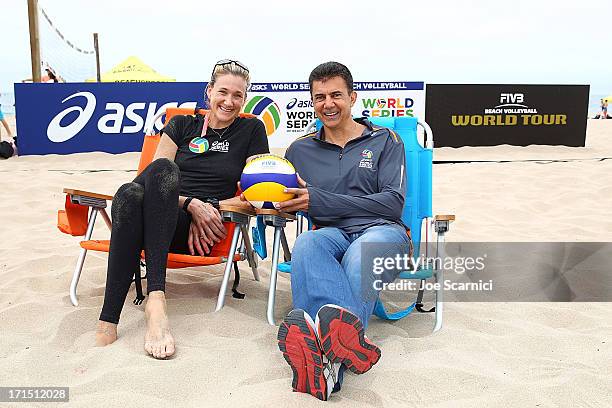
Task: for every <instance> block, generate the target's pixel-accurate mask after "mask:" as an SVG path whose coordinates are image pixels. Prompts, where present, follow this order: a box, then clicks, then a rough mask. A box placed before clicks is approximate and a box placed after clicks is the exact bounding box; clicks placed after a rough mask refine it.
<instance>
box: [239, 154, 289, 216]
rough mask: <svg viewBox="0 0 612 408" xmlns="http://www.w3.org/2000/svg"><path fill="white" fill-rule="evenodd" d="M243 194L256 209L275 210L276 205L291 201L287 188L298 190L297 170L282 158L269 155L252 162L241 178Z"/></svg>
mask: <svg viewBox="0 0 612 408" xmlns="http://www.w3.org/2000/svg"><path fill="white" fill-rule="evenodd" d="M240 187H241V188H242V194H244V197H245V198H246V199H247V200H248V201H249V202H250V203H251V205H253V207H255V208H269V209H274V204H276V203H279V202H283V201H287V200H290V199H292V198H293V197H294V195H293V194H288V193H285V192H284V190H285V189H286V188H297V187H298V181H297V175H296V173H295V168H294V167H293V165H292V164H291V162H290V161H289V160H287V159H284V158H282V157H280V156H276V155H273V154H267V155H264V156H260V157H258V158H256V159H253V160H251V161H250V162H248V163H247V165H246V166H244V170H243V171H242V176H241V177H240Z"/></svg>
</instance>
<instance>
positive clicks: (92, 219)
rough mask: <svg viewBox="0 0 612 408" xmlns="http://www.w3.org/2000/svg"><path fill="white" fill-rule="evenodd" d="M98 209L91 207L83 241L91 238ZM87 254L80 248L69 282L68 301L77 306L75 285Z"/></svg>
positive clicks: (77, 282)
mask: <svg viewBox="0 0 612 408" xmlns="http://www.w3.org/2000/svg"><path fill="white" fill-rule="evenodd" d="M98 211H99V210H98V209H97V208H93V207H92V209H91V213H90V214H89V221H88V223H87V232H86V233H85V241H89V240H90V239H91V234H92V233H93V227H94V224H95V223H96V215H98ZM86 255H87V250H86V249H85V248H81V253H80V254H79V258H78V259H77V264H76V267H75V268H74V272H73V274H72V282H70V302H72V305H73V306H78V305H79V301H78V300H77V285H78V284H79V279H80V277H81V271H82V270H83V264H84V263H85V256H86Z"/></svg>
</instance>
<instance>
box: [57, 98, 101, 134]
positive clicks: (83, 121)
mask: <svg viewBox="0 0 612 408" xmlns="http://www.w3.org/2000/svg"><path fill="white" fill-rule="evenodd" d="M77 97H83V98H85V99H87V104H86V105H85V108H81V107H80V106H71V107H70V108H66V109H64V110H63V111H61V112H60V113H58V114H57V115H55V117H54V118H53V119H52V120H51V122H49V126H48V127H47V137H48V138H49V140H50V141H52V142H55V143H61V142H65V141H66V140H70V139H72V138H73V137H75V136H76V135H77V134H78V133H79V132H80V131H81V130H83V128H84V127H85V125H87V122H89V119H91V117H92V115H93V113H94V110H95V109H96V97H95V96H94V95H93V94H92V93H91V92H77V93H75V94H73V95H70V96H69V97H67V98H66V99H64V100H63V101H62V103H64V102H66V101H68V100H70V99H73V98H77ZM72 112H78V113H79V116H78V117H77V118H76V119H75V120H74V121H73V122H72V123H71V124H69V125H66V126H62V124H61V121H62V119H64V118H65V117H66V116H67V115H69V114H70V113H72Z"/></svg>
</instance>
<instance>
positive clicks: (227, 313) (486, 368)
mask: <svg viewBox="0 0 612 408" xmlns="http://www.w3.org/2000/svg"><path fill="white" fill-rule="evenodd" d="M611 139H612V121H589V125H588V139H587V145H588V146H587V147H586V148H566V147H549V146H530V147H511V146H500V147H490V148H461V149H450V148H444V149H437V151H436V157H435V159H436V160H467V159H475V160H492V159H496V160H508V159H511V160H515V161H513V162H511V163H471V164H445V165H436V166H435V167H434V180H435V182H434V213H438V214H440V213H442V214H445V213H451V214H456V216H457V221H456V222H455V223H454V224H453V225H452V229H451V232H450V233H449V235H448V238H449V240H450V239H452V240H457V241H461V240H464V241H483V240H498V241H501V240H507V241H611V240H612V221H611V220H610V218H609V212H610V209H611V208H612V187H611V186H612V160H603V161H601V160H599V159H601V158H602V157H612V146H611V145H610V140H611ZM137 159H138V155H137V154H136V153H127V154H121V155H110V154H104V153H87V154H74V155H69V156H57V155H49V156H44V157H41V156H30V157H18V158H12V159H10V160H5V161H0V174H1V175H0V180H1V181H0V185H1V189H0V191H2V200H0V248H1V249H0V293H1V296H0V328H1V330H0V372H2V373H3V375H1V376H0V386H68V387H70V403H69V404H65V405H66V406H70V407H97V406H125V407H132V406H160V405H171V406H178V407H202V406H206V407H208V406H240V407H243V406H261V407H269V406H289V405H291V406H321V405H320V402H319V401H318V400H316V399H314V398H313V397H311V396H308V395H305V394H297V393H292V392H291V389H290V379H291V372H290V369H289V367H288V366H287V365H286V363H285V362H284V360H283V358H282V356H281V354H280V353H279V352H278V349H277V346H276V342H275V337H276V328H273V327H271V326H269V325H268V324H267V323H266V320H265V301H266V297H267V290H268V278H269V268H270V262H269V258H268V259H267V260H266V261H263V262H261V264H260V268H259V271H260V273H261V275H262V281H261V282H255V281H254V280H253V279H252V275H251V274H250V272H249V269H248V268H247V267H246V266H244V267H242V268H241V269H242V270H243V274H242V276H243V280H242V283H241V288H242V290H243V291H244V292H246V294H247V297H246V299H244V300H237V299H233V298H231V297H229V296H228V298H227V301H226V306H225V308H224V309H223V310H222V311H221V312H220V313H214V312H213V311H214V306H215V301H216V293H217V291H218V288H219V284H220V280H221V276H220V275H221V273H222V268H221V267H212V268H206V269H185V270H180V271H170V272H169V273H168V284H167V296H168V306H169V314H170V319H171V325H172V329H173V333H174V335H175V337H176V339H177V354H176V356H175V357H174V358H173V359H171V360H169V361H157V360H154V359H152V358H150V357H148V356H147V355H146V354H145V352H144V351H143V347H142V343H143V335H144V316H143V307H142V306H140V307H137V306H134V305H133V304H131V300H132V299H133V297H134V292H133V289H132V290H131V292H130V294H129V295H128V301H127V303H126V306H125V308H124V310H123V314H122V318H121V323H120V326H119V340H118V341H117V342H116V343H115V344H113V345H112V346H109V347H105V348H94V347H92V344H93V339H94V330H95V323H96V320H97V318H98V314H99V312H100V307H101V304H102V296H103V292H104V283H105V273H106V272H105V271H106V255H105V254H100V253H94V252H90V253H89V254H88V256H87V260H86V262H85V267H84V271H83V274H82V277H81V281H80V284H79V301H80V304H79V306H78V307H73V306H72V305H71V304H70V300H69V297H68V288H69V284H70V279H71V277H72V271H73V269H74V265H75V262H76V258H77V255H78V250H79V247H78V241H79V238H78V237H71V236H68V235H65V234H61V233H60V232H59V231H58V229H57V228H56V217H57V210H58V209H60V208H61V207H62V206H63V200H64V196H63V194H62V188H63V187H72V188H82V189H88V190H93V191H97V192H101V193H107V194H112V193H113V192H114V191H115V190H116V188H117V187H118V186H119V185H121V184H122V183H124V182H126V181H129V180H130V179H132V178H133V177H134V176H135V169H136V165H137ZM568 159H579V160H570V161H568ZM528 160H536V161H528ZM555 160H562V161H555ZM288 234H289V237H290V238H291V237H292V236H293V234H294V233H293V229H292V228H291V229H290V230H289V232H288ZM94 237H98V238H101V239H103V238H107V237H108V231H107V228H106V226H105V225H104V223H103V222H102V220H101V219H100V220H99V222H98V223H97V225H96V230H95V232H94ZM290 308H291V298H290V285H289V280H288V277H287V276H284V275H283V276H281V277H280V278H279V283H278V296H277V308H276V317H277V319H280V318H281V317H282V315H283V314H284V313H286V312H287V311H288V310H290ZM611 316H612V303H590V304H584V303H486V304H484V303H448V304H446V309H445V317H444V319H445V322H444V327H443V328H442V330H441V331H440V332H438V333H436V334H433V335H432V334H430V330H431V328H432V325H433V317H432V316H431V315H421V314H415V315H412V316H409V317H408V318H406V319H404V320H402V321H400V322H397V323H393V324H391V323H388V322H384V321H380V320H378V319H376V318H373V319H372V322H371V324H370V328H369V330H368V334H369V336H370V337H371V338H372V340H373V341H375V342H376V343H378V344H379V345H380V346H381V348H382V351H383V354H382V359H381V361H380V362H379V363H378V364H377V365H376V366H375V367H374V368H373V369H372V370H371V371H370V372H369V373H367V374H365V375H361V376H355V375H347V378H346V379H345V384H344V387H343V391H342V392H341V393H339V394H337V395H334V397H333V399H332V401H331V402H330V403H331V404H333V405H334V406H347V407H349V406H350V407H355V406H377V407H380V406H401V407H406V406H414V407H485V406H486V407H608V406H612V396H611V394H612V393H611V392H610V391H611V390H612V317H611ZM0 406H5V405H3V403H0ZM15 406H19V407H22V406H27V404H15ZM43 406H48V405H43Z"/></svg>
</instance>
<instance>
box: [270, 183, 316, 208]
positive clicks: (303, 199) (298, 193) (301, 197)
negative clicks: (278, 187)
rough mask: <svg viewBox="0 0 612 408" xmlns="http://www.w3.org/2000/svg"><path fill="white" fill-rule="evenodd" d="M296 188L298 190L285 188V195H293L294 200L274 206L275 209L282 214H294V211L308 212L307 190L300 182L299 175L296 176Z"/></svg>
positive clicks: (308, 199)
mask: <svg viewBox="0 0 612 408" xmlns="http://www.w3.org/2000/svg"><path fill="white" fill-rule="evenodd" d="M297 178H298V186H300V188H286V189H285V193H289V194H295V198H293V199H291V200H287V201H283V202H282V203H278V204H276V206H275V207H276V209H277V210H278V211H283V212H294V211H308V205H309V203H310V196H309V194H308V189H307V188H306V182H305V181H304V180H302V178H301V177H300V175H299V174H298V175H297Z"/></svg>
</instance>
